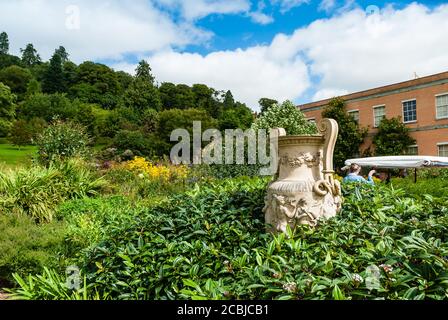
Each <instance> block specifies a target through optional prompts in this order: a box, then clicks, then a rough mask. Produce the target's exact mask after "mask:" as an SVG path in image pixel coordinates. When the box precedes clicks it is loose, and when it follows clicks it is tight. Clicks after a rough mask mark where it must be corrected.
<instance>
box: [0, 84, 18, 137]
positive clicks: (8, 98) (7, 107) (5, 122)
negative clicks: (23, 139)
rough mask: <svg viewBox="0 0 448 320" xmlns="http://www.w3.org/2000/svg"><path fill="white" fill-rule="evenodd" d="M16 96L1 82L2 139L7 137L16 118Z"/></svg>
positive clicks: (0, 124) (0, 134)
mask: <svg viewBox="0 0 448 320" xmlns="http://www.w3.org/2000/svg"><path fill="white" fill-rule="evenodd" d="M14 102H15V95H14V94H13V93H12V92H11V89H9V87H8V86H5V85H4V84H3V83H1V82H0V137H5V136H6V135H7V134H8V133H9V130H10V129H11V126H12V121H13V120H14V116H15V104H14Z"/></svg>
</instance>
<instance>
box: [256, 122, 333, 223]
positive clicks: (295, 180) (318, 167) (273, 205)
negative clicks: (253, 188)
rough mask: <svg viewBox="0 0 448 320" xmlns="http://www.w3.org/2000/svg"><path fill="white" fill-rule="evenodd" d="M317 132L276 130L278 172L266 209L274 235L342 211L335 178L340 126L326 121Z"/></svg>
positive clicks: (269, 193) (270, 189)
mask: <svg viewBox="0 0 448 320" xmlns="http://www.w3.org/2000/svg"><path fill="white" fill-rule="evenodd" d="M318 130H319V133H320V134H318V135H300V136H288V135H286V132H285V130H284V129H281V128H280V129H275V133H274V137H276V138H277V137H278V152H277V162H278V171H277V175H276V177H275V179H274V181H273V182H272V183H271V184H270V185H269V187H268V192H267V196H266V205H265V207H264V213H265V220H266V223H267V224H268V225H269V231H271V232H286V229H287V225H289V226H290V227H291V229H294V228H295V227H296V226H297V225H299V224H308V225H310V226H316V225H317V223H318V221H319V219H328V218H331V217H334V216H335V215H336V214H337V213H338V212H339V211H340V210H341V204H342V195H341V185H340V183H339V181H337V180H335V179H334V177H333V174H334V171H333V153H334V147H335V144H336V140H337V136H338V124H337V122H336V121H335V120H333V119H323V120H322V122H321V123H319V125H318Z"/></svg>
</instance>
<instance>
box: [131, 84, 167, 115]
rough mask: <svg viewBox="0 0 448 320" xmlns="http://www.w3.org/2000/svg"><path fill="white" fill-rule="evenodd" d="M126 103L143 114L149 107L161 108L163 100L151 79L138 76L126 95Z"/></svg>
mask: <svg viewBox="0 0 448 320" xmlns="http://www.w3.org/2000/svg"><path fill="white" fill-rule="evenodd" d="M124 104H125V106H126V107H128V108H133V109H135V110H136V111H137V112H138V113H140V114H142V113H144V111H145V110H147V109H155V110H160V108H161V102H160V97H159V91H158V90H157V88H156V87H155V86H154V85H153V84H152V83H150V82H149V81H147V80H145V79H143V78H136V79H135V80H134V81H133V82H132V83H131V85H130V86H129V88H128V89H127V90H126V92H125V95H124Z"/></svg>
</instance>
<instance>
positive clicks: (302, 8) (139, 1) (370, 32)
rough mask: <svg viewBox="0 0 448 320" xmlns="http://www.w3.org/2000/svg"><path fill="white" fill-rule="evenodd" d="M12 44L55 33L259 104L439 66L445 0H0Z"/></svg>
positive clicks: (446, 29)
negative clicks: (141, 60) (145, 62)
mask: <svg viewBox="0 0 448 320" xmlns="http://www.w3.org/2000/svg"><path fill="white" fill-rule="evenodd" d="M0 31H6V32H8V34H9V36H10V41H11V51H12V52H13V53H16V54H18V53H19V52H20V48H23V47H24V46H25V45H26V43H29V42H32V43H33V44H34V45H35V46H36V48H37V49H38V51H39V53H40V54H41V56H42V57H43V58H45V59H48V58H49V57H50V56H51V54H52V52H53V51H54V49H55V48H56V47H58V46H59V45H64V46H65V47H66V48H67V50H68V52H69V53H70V56H71V59H72V60H73V61H75V62H77V63H80V62H82V61H85V60H93V61H97V62H101V63H105V64H108V65H110V66H111V67H113V68H115V69H120V70H125V71H127V72H130V73H133V70H134V69H135V65H136V63H137V62H138V61H139V60H140V59H146V60H148V62H149V63H150V64H151V66H152V68H153V72H154V75H155V76H156V79H157V80H158V81H159V82H163V81H171V82H175V83H186V84H190V85H191V84H194V83H206V84H207V85H210V86H212V87H214V88H216V89H218V90H227V89H230V90H232V92H233V93H234V96H235V97H236V98H237V99H238V100H240V101H243V102H245V103H247V104H248V106H250V107H251V108H253V109H255V110H256V109H257V108H258V105H257V101H258V99H259V98H261V97H271V98H275V99H277V100H286V99H289V100H293V101H294V102H296V103H305V102H309V101H313V100H318V99H323V98H327V97H331V96H335V95H340V94H345V93H349V92H353V91H358V90H364V89H368V88H371V87H374V86H379V85H385V84H388V83H393V82H397V81H404V80H408V79H410V78H412V77H414V74H418V75H419V76H423V75H427V74H431V73H437V72H442V71H446V70H448V41H446V34H448V4H447V1H438V0H435V1H415V2H409V1H401V0H393V1H383V0H378V1H377V0H369V1H364V0H357V1H356V0H264V1H262V0H255V1H251V0H183V1H181V0H121V1H119V0H107V1H106V0H96V1H88V0H70V1H69V0H61V1H51V0H15V1H10V0H0Z"/></svg>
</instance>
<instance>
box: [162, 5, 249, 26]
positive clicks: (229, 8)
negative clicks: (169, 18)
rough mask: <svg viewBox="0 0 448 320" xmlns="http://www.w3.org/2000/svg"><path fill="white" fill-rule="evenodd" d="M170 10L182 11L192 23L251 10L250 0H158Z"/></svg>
mask: <svg viewBox="0 0 448 320" xmlns="http://www.w3.org/2000/svg"><path fill="white" fill-rule="evenodd" d="M156 2H157V3H159V4H161V5H163V6H165V7H168V8H170V9H172V10H173V9H180V11H181V12H182V16H183V18H185V19H186V20H189V21H192V20H196V19H200V18H203V17H206V16H208V15H210V14H237V13H244V12H247V11H248V10H249V9H250V1H249V0H156Z"/></svg>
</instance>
